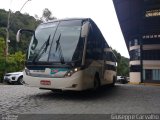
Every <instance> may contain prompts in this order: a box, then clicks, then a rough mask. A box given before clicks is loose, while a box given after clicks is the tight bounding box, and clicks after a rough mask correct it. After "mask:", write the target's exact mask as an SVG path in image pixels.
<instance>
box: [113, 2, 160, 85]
mask: <svg viewBox="0 0 160 120" xmlns="http://www.w3.org/2000/svg"><path fill="white" fill-rule="evenodd" d="M113 3H114V6H115V10H116V13H117V17H118V20H119V23H120V27H121V30H122V33H123V36H124V38H125V42H126V45H127V48H128V51H129V55H130V82H132V83H146V82H147V83H160V0H113Z"/></svg>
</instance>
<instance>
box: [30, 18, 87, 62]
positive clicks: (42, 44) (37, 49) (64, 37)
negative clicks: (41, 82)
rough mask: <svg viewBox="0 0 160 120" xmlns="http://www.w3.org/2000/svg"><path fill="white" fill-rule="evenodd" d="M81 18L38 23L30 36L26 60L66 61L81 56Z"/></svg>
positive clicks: (78, 58) (74, 59)
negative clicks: (33, 34) (33, 33)
mask: <svg viewBox="0 0 160 120" xmlns="http://www.w3.org/2000/svg"><path fill="white" fill-rule="evenodd" d="M81 25H82V20H69V21H60V22H54V23H47V24H42V25H40V26H39V27H38V28H37V30H36V31H35V36H33V37H32V39H31V43H30V46H29V49H28V60H27V61H35V62H52V63H53V62H54V63H56V62H57V63H66V62H72V61H76V60H80V59H81V58H82V49H83V45H84V42H83V39H81V38H80V33H81Z"/></svg>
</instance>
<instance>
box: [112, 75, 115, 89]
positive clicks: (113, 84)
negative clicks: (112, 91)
mask: <svg viewBox="0 0 160 120" xmlns="http://www.w3.org/2000/svg"><path fill="white" fill-rule="evenodd" d="M115 83H116V77H115V76H114V77H113V82H112V84H111V87H114V86H115Z"/></svg>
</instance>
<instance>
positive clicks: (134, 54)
mask: <svg viewBox="0 0 160 120" xmlns="http://www.w3.org/2000/svg"><path fill="white" fill-rule="evenodd" d="M140 56H141V53H140V49H134V50H131V51H130V60H131V61H132V60H140Z"/></svg>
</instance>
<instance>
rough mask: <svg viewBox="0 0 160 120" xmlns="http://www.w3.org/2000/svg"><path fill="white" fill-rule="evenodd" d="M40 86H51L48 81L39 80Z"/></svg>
mask: <svg viewBox="0 0 160 120" xmlns="http://www.w3.org/2000/svg"><path fill="white" fill-rule="evenodd" d="M40 84H41V85H51V81H49V80H41V81H40Z"/></svg>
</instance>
